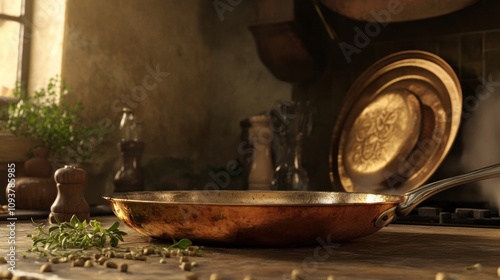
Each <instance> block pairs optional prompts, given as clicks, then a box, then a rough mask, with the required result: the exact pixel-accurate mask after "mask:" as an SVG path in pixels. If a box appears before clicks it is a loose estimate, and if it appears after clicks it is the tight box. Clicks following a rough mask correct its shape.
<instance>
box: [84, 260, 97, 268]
mask: <svg viewBox="0 0 500 280" xmlns="http://www.w3.org/2000/svg"><path fill="white" fill-rule="evenodd" d="M93 266H94V263H93V262H92V261H91V260H87V261H85V264H84V265H83V267H87V268H89V267H93Z"/></svg>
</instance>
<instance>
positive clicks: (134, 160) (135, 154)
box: [114, 108, 144, 192]
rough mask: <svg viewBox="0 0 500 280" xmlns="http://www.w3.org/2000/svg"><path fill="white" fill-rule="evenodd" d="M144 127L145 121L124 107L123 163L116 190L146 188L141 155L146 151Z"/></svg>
mask: <svg viewBox="0 0 500 280" xmlns="http://www.w3.org/2000/svg"><path fill="white" fill-rule="evenodd" d="M142 127H143V123H142V122H138V121H136V119H135V115H134V112H133V111H132V110H130V109H128V108H124V109H123V115H122V119H121V121H120V132H121V140H120V143H119V150H120V152H121V156H122V165H121V168H120V170H118V172H117V173H116V175H115V178H114V185H115V192H131V191H142V190H144V172H143V170H142V167H141V157H142V153H143V152H144V142H143V141H142Z"/></svg>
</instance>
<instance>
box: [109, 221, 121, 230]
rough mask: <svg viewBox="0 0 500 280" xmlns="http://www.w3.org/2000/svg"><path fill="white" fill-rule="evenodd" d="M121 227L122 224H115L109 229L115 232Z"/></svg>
mask: <svg viewBox="0 0 500 280" xmlns="http://www.w3.org/2000/svg"><path fill="white" fill-rule="evenodd" d="M119 226H120V222H115V223H114V224H113V225H111V226H110V227H109V228H108V231H114V230H116V229H118V227H119Z"/></svg>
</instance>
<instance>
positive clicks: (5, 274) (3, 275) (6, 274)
mask: <svg viewBox="0 0 500 280" xmlns="http://www.w3.org/2000/svg"><path fill="white" fill-rule="evenodd" d="M13 276H14V275H13V274H12V272H10V271H8V270H2V271H0V279H12V277H13Z"/></svg>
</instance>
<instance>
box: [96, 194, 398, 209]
mask: <svg viewBox="0 0 500 280" xmlns="http://www.w3.org/2000/svg"><path fill="white" fill-rule="evenodd" d="M104 198H105V199H107V200H111V201H122V202H139V203H141V202H142V203H153V204H198V205H236V206H243V205H245V206H266V205H269V206H280V205H286V206H294V205H297V206H320V205H332V204H366V203H400V202H402V201H403V200H404V197H402V196H399V195H388V194H371V193H343V192H300V191H151V192H148V191H145V192H129V193H114V194H110V195H105V196H104Z"/></svg>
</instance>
